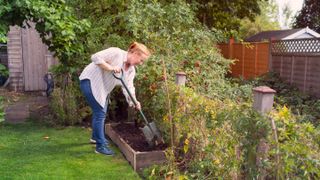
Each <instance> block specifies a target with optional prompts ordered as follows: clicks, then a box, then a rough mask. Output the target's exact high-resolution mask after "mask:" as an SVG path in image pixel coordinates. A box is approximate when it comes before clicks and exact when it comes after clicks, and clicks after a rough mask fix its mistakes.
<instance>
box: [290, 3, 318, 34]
mask: <svg viewBox="0 0 320 180" xmlns="http://www.w3.org/2000/svg"><path fill="white" fill-rule="evenodd" d="M293 27H295V28H305V27H309V28H310V29H313V30H315V31H317V32H318V33H320V1H318V0H305V2H304V5H303V7H302V9H301V11H300V12H299V13H298V15H297V16H296V17H295V22H294V23H293Z"/></svg>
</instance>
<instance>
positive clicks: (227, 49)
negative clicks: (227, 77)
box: [218, 39, 269, 79]
mask: <svg viewBox="0 0 320 180" xmlns="http://www.w3.org/2000/svg"><path fill="white" fill-rule="evenodd" d="M218 47H219V48H220V50H221V54H222V55H223V56H224V57H225V58H228V59H234V60H235V64H233V65H231V67H230V71H231V76H233V77H240V76H241V77H243V78H245V79H248V78H255V77H258V76H260V75H262V74H265V73H267V72H268V71H269V43H234V41H233V40H232V39H231V40H230V42H229V43H228V44H219V45H218Z"/></svg>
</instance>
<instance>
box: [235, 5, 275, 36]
mask: <svg viewBox="0 0 320 180" xmlns="http://www.w3.org/2000/svg"><path fill="white" fill-rule="evenodd" d="M259 7H260V9H261V14H260V15H258V16H256V17H255V18H254V21H251V20H250V19H249V18H244V19H242V20H241V26H240V29H239V38H242V39H244V38H247V37H250V36H252V35H254V34H257V33H259V32H261V31H268V30H276V29H279V28H280V25H279V22H278V20H277V16H278V10H277V9H278V6H277V5H276V4H275V2H274V0H270V1H262V2H259Z"/></svg>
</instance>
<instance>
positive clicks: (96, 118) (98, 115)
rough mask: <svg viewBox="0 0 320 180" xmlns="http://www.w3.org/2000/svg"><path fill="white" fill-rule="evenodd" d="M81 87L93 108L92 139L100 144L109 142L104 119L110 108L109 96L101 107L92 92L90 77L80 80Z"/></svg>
mask: <svg viewBox="0 0 320 180" xmlns="http://www.w3.org/2000/svg"><path fill="white" fill-rule="evenodd" d="M80 89H81V91H82V93H83V95H84V96H85V98H86V100H87V102H88V104H89V106H90V107H91V109H92V139H94V140H96V142H97V145H98V146H99V145H103V144H107V143H108V141H107V139H106V138H105V134H104V121H105V119H106V113H107V108H108V98H107V100H106V104H105V106H104V107H101V105H100V104H99V103H98V102H97V101H96V99H95V98H94V96H93V94H92V90H91V85H90V80H89V79H83V80H81V81H80Z"/></svg>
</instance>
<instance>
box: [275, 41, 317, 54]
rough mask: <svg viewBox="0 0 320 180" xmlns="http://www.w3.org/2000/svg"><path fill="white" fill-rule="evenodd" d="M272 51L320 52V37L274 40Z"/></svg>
mask: <svg viewBox="0 0 320 180" xmlns="http://www.w3.org/2000/svg"><path fill="white" fill-rule="evenodd" d="M271 52H272V53H320V38H312V39H294V40H282V41H273V42H272V43H271Z"/></svg>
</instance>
